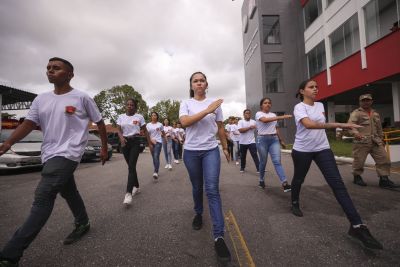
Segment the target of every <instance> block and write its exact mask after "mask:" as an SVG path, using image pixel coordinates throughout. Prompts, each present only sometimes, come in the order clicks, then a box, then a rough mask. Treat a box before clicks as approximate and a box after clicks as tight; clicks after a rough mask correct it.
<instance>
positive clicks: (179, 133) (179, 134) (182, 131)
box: [178, 128, 185, 141]
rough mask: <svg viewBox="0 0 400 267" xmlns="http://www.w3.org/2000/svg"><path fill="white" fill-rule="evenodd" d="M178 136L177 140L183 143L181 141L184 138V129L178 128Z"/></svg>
mask: <svg viewBox="0 0 400 267" xmlns="http://www.w3.org/2000/svg"><path fill="white" fill-rule="evenodd" d="M178 129H179V130H178V136H179V140H180V141H183V139H184V138H185V129H183V128H178Z"/></svg>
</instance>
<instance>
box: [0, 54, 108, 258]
mask: <svg viewBox="0 0 400 267" xmlns="http://www.w3.org/2000/svg"><path fill="white" fill-rule="evenodd" d="M47 77H48V80H49V82H50V83H52V84H54V90H53V91H51V92H48V93H44V94H41V95H38V96H37V97H36V98H35V100H34V101H33V103H32V105H31V108H30V110H29V113H28V116H27V117H26V119H25V120H24V122H23V123H22V124H21V125H20V126H18V128H17V129H15V131H14V132H13V133H12V134H11V136H10V137H9V138H8V139H7V140H6V141H5V142H4V143H3V144H2V145H1V146H0V155H2V154H4V153H5V152H7V150H9V149H10V148H11V146H12V145H13V144H15V143H16V142H18V141H19V140H21V139H22V138H24V137H25V136H26V135H27V134H29V133H30V132H31V131H32V130H34V129H36V128H37V127H40V128H41V130H42V131H43V144H42V162H43V164H44V165H43V170H42V179H41V180H40V182H39V184H38V186H37V188H36V191H35V198H34V201H33V204H32V208H31V212H30V214H29V216H28V218H27V220H26V221H25V223H24V224H23V225H22V226H21V227H20V228H19V229H18V230H17V231H16V232H15V234H14V235H13V237H12V238H11V240H10V241H9V242H8V243H7V244H6V245H5V247H4V249H3V250H2V251H1V253H0V263H2V264H3V265H5V266H17V265H18V262H19V260H20V258H21V257H22V254H23V252H24V250H25V249H26V248H27V247H28V246H29V245H30V243H31V242H32V241H33V240H34V239H35V237H36V235H37V234H38V233H39V232H40V230H41V229H42V227H43V226H44V225H45V223H46V222H47V220H48V218H49V217H50V215H51V212H52V210H53V206H54V202H55V199H56V197H57V194H58V193H60V195H61V196H62V197H63V198H64V199H65V200H66V201H67V203H68V206H69V208H70V209H71V211H72V213H73V215H74V217H75V229H74V230H73V232H72V233H71V234H69V235H68V236H67V238H66V239H65V240H64V244H65V245H68V244H71V243H74V242H75V241H77V240H79V239H80V238H81V237H82V236H83V235H84V234H86V233H87V232H88V231H89V228H90V224H89V218H88V215H87V213H86V208H85V205H84V203H83V200H82V198H81V196H80V194H79V192H78V190H77V188H76V184H75V180H74V171H75V169H76V168H77V166H78V164H79V162H80V160H81V157H82V155H83V152H84V150H85V147H86V144H87V140H88V133H89V132H88V128H89V121H94V122H96V123H97V126H98V128H99V133H100V137H101V142H102V149H101V154H100V157H101V161H102V164H104V163H105V161H106V158H107V136H106V129H105V125H104V122H103V120H102V117H101V114H100V112H99V110H98V108H97V106H96V104H95V102H94V101H93V99H92V98H90V97H89V96H88V95H87V94H86V93H84V92H81V91H78V90H76V89H74V88H72V87H71V86H70V80H71V79H72V78H73V77H74V68H73V66H72V64H71V63H70V62H68V61H67V60H65V59H62V58H51V59H50V60H49V63H48V65H47ZM7 264H8V265H7ZM3 265H1V266H3Z"/></svg>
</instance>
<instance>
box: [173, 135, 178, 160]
mask: <svg viewBox="0 0 400 267" xmlns="http://www.w3.org/2000/svg"><path fill="white" fill-rule="evenodd" d="M172 152H173V153H174V159H175V160H178V159H179V141H174V140H172Z"/></svg>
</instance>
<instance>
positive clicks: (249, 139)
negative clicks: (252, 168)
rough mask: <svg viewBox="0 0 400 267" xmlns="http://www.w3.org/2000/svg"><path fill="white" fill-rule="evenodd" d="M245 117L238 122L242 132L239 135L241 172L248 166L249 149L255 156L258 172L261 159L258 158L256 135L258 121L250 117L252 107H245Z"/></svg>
mask: <svg viewBox="0 0 400 267" xmlns="http://www.w3.org/2000/svg"><path fill="white" fill-rule="evenodd" d="M243 117H244V119H243V120H240V121H239V123H238V128H239V132H240V137H239V146H240V172H244V169H245V168H246V155H247V150H250V155H251V157H252V158H253V161H254V164H255V165H256V169H257V173H258V168H259V165H260V160H259V159H258V154H257V146H256V140H255V136H254V134H255V130H256V121H255V120H252V119H250V118H251V111H250V109H245V110H244V111H243Z"/></svg>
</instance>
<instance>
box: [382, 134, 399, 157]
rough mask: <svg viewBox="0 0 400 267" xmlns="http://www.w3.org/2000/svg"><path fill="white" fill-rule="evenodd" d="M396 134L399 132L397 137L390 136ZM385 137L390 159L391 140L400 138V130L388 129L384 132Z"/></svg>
mask: <svg viewBox="0 0 400 267" xmlns="http://www.w3.org/2000/svg"><path fill="white" fill-rule="evenodd" d="M394 134H399V135H398V136H397V137H390V136H393V135H394ZM383 135H384V138H383V141H385V143H386V153H387V156H388V159H389V160H390V145H389V143H390V141H397V140H400V130H394V131H387V132H383Z"/></svg>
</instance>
